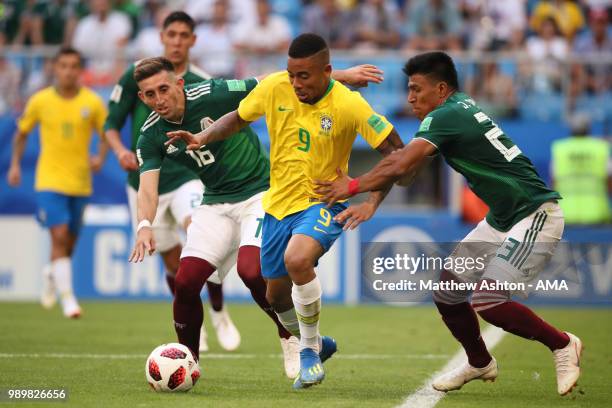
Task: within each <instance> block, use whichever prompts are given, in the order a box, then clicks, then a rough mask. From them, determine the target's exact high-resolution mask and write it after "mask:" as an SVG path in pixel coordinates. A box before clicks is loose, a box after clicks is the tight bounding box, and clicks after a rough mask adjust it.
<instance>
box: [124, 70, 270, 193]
mask: <svg viewBox="0 0 612 408" xmlns="http://www.w3.org/2000/svg"><path fill="white" fill-rule="evenodd" d="M255 85H257V80H256V79H247V80H221V79H218V80H217V79H216V80H209V81H204V82H201V83H199V84H196V85H192V86H189V87H186V89H185V114H184V117H183V120H182V121H181V123H173V122H169V121H167V120H165V119H163V118H161V117H160V116H159V115H158V114H156V113H151V115H149V117H148V119H147V120H146V122H145V124H144V126H143V127H142V129H141V135H140V138H139V139H138V147H137V149H136V156H137V157H138V164H139V166H140V172H141V173H144V172H146V171H151V170H157V169H159V168H161V169H162V171H163V169H164V168H165V167H166V165H167V163H169V162H173V163H175V164H177V165H180V166H181V167H182V168H183V171H185V167H187V168H188V169H190V170H191V171H193V172H194V173H196V174H197V175H198V177H199V178H200V180H202V183H204V185H205V186H206V189H205V192H204V197H203V200H202V204H217V203H235V202H239V201H244V200H247V199H248V198H250V197H252V196H253V195H255V194H257V193H259V192H262V191H265V190H267V189H268V188H269V186H270V160H269V159H268V156H267V153H266V150H265V148H264V147H263V145H262V144H261V142H260V141H259V138H258V137H257V135H256V134H255V132H254V131H253V130H252V129H251V128H250V127H249V126H247V127H245V128H244V129H242V130H241V131H239V132H237V133H235V134H233V135H232V136H231V137H230V138H229V139H226V140H223V141H219V142H214V143H211V144H208V145H205V146H202V147H201V148H200V149H199V150H195V151H192V150H186V149H185V146H186V145H185V143H184V142H183V141H182V140H181V141H178V142H174V143H173V144H170V145H166V144H165V143H166V142H167V141H168V137H167V136H166V133H167V132H170V131H173V130H188V131H189V132H191V133H194V134H195V133H198V132H200V131H202V130H203V129H205V128H206V127H207V126H209V125H210V124H211V123H213V122H214V121H215V120H217V119H219V118H220V117H221V116H223V115H225V114H226V113H228V112H231V111H233V110H235V109H237V108H238V104H239V103H240V101H241V100H242V99H243V98H244V97H245V96H246V95H247V94H248V93H249V92H250V91H251V90H252V89H253V88H255Z"/></svg>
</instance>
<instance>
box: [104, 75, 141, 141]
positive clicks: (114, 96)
mask: <svg viewBox="0 0 612 408" xmlns="http://www.w3.org/2000/svg"><path fill="white" fill-rule="evenodd" d="M133 73H134V69H133V68H130V69H128V70H127V71H125V72H124V73H123V75H122V76H121V78H120V79H119V82H118V83H117V84H116V85H115V87H114V88H113V91H112V92H111V95H110V98H109V101H108V117H107V118H106V122H105V123H104V130H109V129H114V130H117V131H119V130H121V128H122V127H123V125H124V124H125V120H126V118H127V117H128V115H129V114H130V113H131V112H132V111H133V110H134V106H135V104H136V102H137V98H138V86H137V85H136V81H134V78H133V77H132V75H133Z"/></svg>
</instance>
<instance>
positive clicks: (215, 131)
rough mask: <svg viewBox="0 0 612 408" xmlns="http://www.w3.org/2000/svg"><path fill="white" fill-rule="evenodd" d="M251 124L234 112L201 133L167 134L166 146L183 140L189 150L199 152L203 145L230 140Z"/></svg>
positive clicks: (180, 132) (181, 132)
mask: <svg viewBox="0 0 612 408" xmlns="http://www.w3.org/2000/svg"><path fill="white" fill-rule="evenodd" d="M250 123H251V122H247V121H246V120H243V119H242V118H241V117H240V115H238V111H237V110H234V111H231V112H229V113H226V114H225V115H223V116H222V117H220V118H219V119H218V120H216V121H215V122H214V123H213V124H212V125H210V126H209V127H207V128H206V129H205V130H203V131H201V132H199V133H196V134H192V133H191V132H188V131H186V130H176V131H174V132H168V133H166V135H167V136H168V138H169V139H168V141H167V142H166V145H169V144H172V143H174V142H176V141H178V140H181V139H182V140H184V141H185V143H186V144H187V149H189V150H197V149H199V148H200V147H201V146H202V145H207V144H209V143H213V142H218V141H221V140H225V139H228V138H229V137H230V136H231V135H233V134H234V133H236V132H239V131H240V130H241V129H242V128H244V127H246V126H248V125H249V124H250Z"/></svg>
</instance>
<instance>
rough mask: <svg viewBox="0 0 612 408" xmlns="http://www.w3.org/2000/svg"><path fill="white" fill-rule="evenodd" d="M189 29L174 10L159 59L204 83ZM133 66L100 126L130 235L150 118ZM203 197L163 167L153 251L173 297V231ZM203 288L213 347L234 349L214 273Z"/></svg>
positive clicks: (203, 347)
mask: <svg viewBox="0 0 612 408" xmlns="http://www.w3.org/2000/svg"><path fill="white" fill-rule="evenodd" d="M194 27H195V22H194V21H193V19H192V18H191V17H190V16H189V15H188V14H186V13H184V12H182V11H175V12H172V13H170V14H169V15H168V16H167V17H166V18H165V20H164V22H163V26H162V31H161V33H160V39H161V42H162V44H163V47H164V56H165V57H166V58H167V59H169V60H170V61H171V62H172V64H173V65H174V70H175V73H176V74H177V75H179V76H180V77H182V78H183V80H184V81H185V83H186V84H192V83H196V82H200V81H203V80H205V79H208V78H210V76H209V75H208V74H207V73H205V72H203V71H202V70H200V69H199V68H197V67H195V66H194V65H192V64H191V63H190V62H189V50H190V48H191V47H193V45H194V44H195V41H196V36H195V34H194ZM136 65H138V62H136V63H135V64H132V65H131V66H130V67H129V68H128V69H127V70H126V72H125V73H124V74H123V75H122V77H121V79H120V80H119V83H118V84H117V85H115V87H114V89H113V92H112V94H111V96H110V101H109V115H108V118H107V119H106V123H105V124H104V130H105V137H106V140H107V141H108V143H109V145H110V146H111V148H112V150H113V152H114V153H115V155H116V156H117V159H118V160H119V164H120V165H121V167H122V168H123V169H124V170H126V171H128V172H129V173H128V186H127V196H128V203H129V207H130V213H131V218H132V227H133V229H134V233H135V232H136V226H137V222H136V201H137V192H138V184H139V174H138V164H137V161H136V154H135V151H136V142H137V141H138V136H139V135H140V128H141V127H142V126H143V124H144V122H145V120H146V119H147V117H148V116H149V114H150V113H151V110H150V109H149V108H148V107H147V106H146V105H145V104H144V103H143V102H142V101H141V100H140V99H139V98H138V85H137V84H136V81H135V80H134V68H135V67H136ZM130 115H131V117H132V123H131V125H132V126H131V132H130V134H131V140H130V146H129V148H128V147H126V146H124V145H123V143H122V141H121V136H120V133H119V131H120V130H121V128H122V127H123V125H124V124H125V122H126V119H127V117H128V116H130ZM203 192H204V186H203V185H202V183H201V182H200V180H199V179H198V177H197V175H196V174H195V173H192V172H191V171H190V170H188V169H185V168H183V167H182V166H181V165H179V164H177V163H175V162H172V161H170V160H168V161H167V162H165V163H164V167H163V168H162V170H161V173H160V175H159V186H158V193H159V206H158V208H157V214H156V217H155V221H154V223H153V229H154V234H155V240H156V242H157V250H158V251H159V253H160V255H161V257H162V259H163V261H164V265H165V266H166V280H167V282H168V286H169V287H170V291H171V292H172V293H173V294H174V279H175V276H176V272H177V270H178V265H179V258H180V254H181V250H182V245H181V240H180V236H179V230H180V229H186V228H187V225H188V224H189V222H190V220H191V215H192V212H193V209H194V208H195V207H196V206H198V205H200V200H201V198H202V194H203ZM207 287H208V295H209V300H210V304H211V311H210V315H211V321H212V323H213V326H214V328H215V331H216V333H217V339H218V340H219V344H220V345H221V347H223V348H224V349H225V350H228V351H231V350H235V349H237V348H238V346H239V345H240V333H239V332H238V329H236V326H234V323H233V322H232V320H231V318H230V316H229V314H228V312H227V309H226V308H224V307H223V291H222V286H221V281H220V279H219V276H218V274H217V273H215V275H213V276H212V277H211V279H210V280H209V281H208V285H207ZM207 350H208V343H207V337H206V330H205V328H204V327H203V328H202V333H201V335H200V351H207Z"/></svg>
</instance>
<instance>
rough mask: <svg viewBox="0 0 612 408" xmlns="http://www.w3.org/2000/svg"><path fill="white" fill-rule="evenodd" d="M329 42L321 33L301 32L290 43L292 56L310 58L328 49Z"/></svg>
mask: <svg viewBox="0 0 612 408" xmlns="http://www.w3.org/2000/svg"><path fill="white" fill-rule="evenodd" d="M327 49H328V47H327V43H326V42H325V40H324V39H323V37H321V36H320V35H317V34H313V33H305V34H300V35H298V36H297V37H295V38H294V39H293V41H291V45H289V56H290V57H291V58H308V57H311V56H313V55H315V54H317V53H319V52H321V51H323V50H327Z"/></svg>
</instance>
